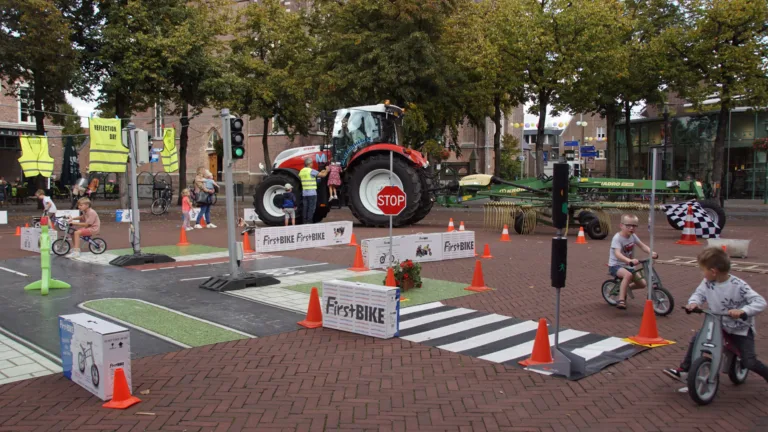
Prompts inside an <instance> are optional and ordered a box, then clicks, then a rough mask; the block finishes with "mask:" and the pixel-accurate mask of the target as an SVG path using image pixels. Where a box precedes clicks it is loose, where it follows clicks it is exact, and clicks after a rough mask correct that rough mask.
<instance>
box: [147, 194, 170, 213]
mask: <svg viewBox="0 0 768 432" xmlns="http://www.w3.org/2000/svg"><path fill="white" fill-rule="evenodd" d="M151 210H152V214H153V215H155V216H160V215H162V214H164V213H165V212H167V211H168V202H167V201H166V200H165V199H163V198H158V199H156V200H154V201H152V208H151Z"/></svg>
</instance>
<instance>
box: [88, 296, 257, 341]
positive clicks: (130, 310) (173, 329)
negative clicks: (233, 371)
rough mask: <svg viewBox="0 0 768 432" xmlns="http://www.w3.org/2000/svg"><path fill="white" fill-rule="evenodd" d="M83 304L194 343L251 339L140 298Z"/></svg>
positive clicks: (162, 333) (154, 330) (168, 336)
mask: <svg viewBox="0 0 768 432" xmlns="http://www.w3.org/2000/svg"><path fill="white" fill-rule="evenodd" d="M84 305H85V306H87V307H88V308H91V309H93V310H95V311H98V312H101V313H103V314H105V315H108V316H111V317H114V318H117V319H120V320H122V321H125V322H129V323H131V324H133V325H136V326H138V327H142V328H145V329H147V330H150V331H153V332H155V333H158V334H161V335H163V336H165V337H167V338H170V339H173V340H175V341H178V342H181V343H183V344H186V345H189V346H192V347H198V346H203V345H211V344H215V343H219V342H229V341H233V340H238V339H248V337H247V336H244V335H241V334H239V333H235V332H232V331H229V330H226V329H223V328H221V327H216V326H214V325H211V324H208V323H206V322H203V321H199V320H196V319H194V318H189V317H186V316H184V315H180V314H177V313H175V312H172V311H169V310H167V309H163V308H159V307H156V306H153V305H151V304H147V303H144V302H141V301H137V300H131V299H101V300H91V301H89V302H86V303H85V304H84Z"/></svg>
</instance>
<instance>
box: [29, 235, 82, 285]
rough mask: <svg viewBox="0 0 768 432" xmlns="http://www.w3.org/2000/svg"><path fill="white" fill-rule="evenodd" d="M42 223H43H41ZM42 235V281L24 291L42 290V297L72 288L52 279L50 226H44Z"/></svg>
mask: <svg viewBox="0 0 768 432" xmlns="http://www.w3.org/2000/svg"><path fill="white" fill-rule="evenodd" d="M41 222H42V221H41ZM40 229H41V230H42V231H41V233H40V269H41V270H42V273H43V274H42V279H40V280H39V281H37V282H32V283H31V284H29V285H27V286H25V287H24V291H32V290H38V289H39V290H40V293H41V294H42V295H48V290H49V289H63V288H71V286H70V285H69V284H68V283H66V282H62V281H60V280H56V279H51V238H50V237H49V236H48V224H47V223H46V224H42V223H41V228H40Z"/></svg>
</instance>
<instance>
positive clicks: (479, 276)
mask: <svg viewBox="0 0 768 432" xmlns="http://www.w3.org/2000/svg"><path fill="white" fill-rule="evenodd" d="M464 289H465V290H466V291H473V292H485V291H491V290H492V289H493V288H488V287H487V286H485V279H484V278H483V265H482V264H480V261H476V262H475V274H474V275H473V276H472V285H470V286H468V287H466V288H464Z"/></svg>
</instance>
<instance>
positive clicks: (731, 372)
mask: <svg viewBox="0 0 768 432" xmlns="http://www.w3.org/2000/svg"><path fill="white" fill-rule="evenodd" d="M747 375H749V369H747V368H745V367H743V366H742V365H741V359H740V358H739V357H736V356H733V361H731V366H730V367H729V368H728V378H730V379H731V382H732V383H733V384H734V385H741V384H744V382H745V381H746V380H747Z"/></svg>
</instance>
